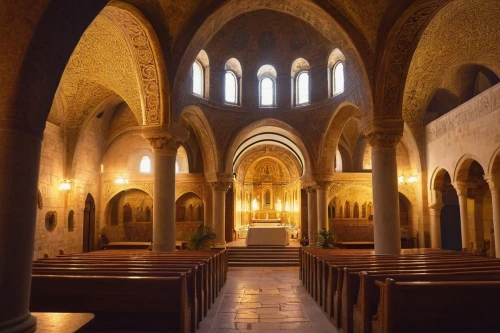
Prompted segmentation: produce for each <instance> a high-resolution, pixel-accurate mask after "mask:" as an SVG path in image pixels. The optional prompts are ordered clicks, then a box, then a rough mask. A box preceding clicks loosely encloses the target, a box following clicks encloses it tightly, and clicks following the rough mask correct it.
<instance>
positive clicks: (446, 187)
mask: <svg viewBox="0 0 500 333" xmlns="http://www.w3.org/2000/svg"><path fill="white" fill-rule="evenodd" d="M440 192H441V195H442V202H443V207H442V208H441V214H440V220H441V248H442V249H444V250H452V251H462V232H461V231H460V206H459V205H458V196H457V191H456V190H455V188H454V187H453V185H452V184H451V178H450V175H449V174H448V172H445V173H444V175H443V177H442V187H441V189H440Z"/></svg>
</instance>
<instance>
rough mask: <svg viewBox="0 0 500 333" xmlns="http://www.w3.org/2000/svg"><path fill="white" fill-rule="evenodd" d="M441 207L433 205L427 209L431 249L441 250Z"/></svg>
mask: <svg viewBox="0 0 500 333" xmlns="http://www.w3.org/2000/svg"><path fill="white" fill-rule="evenodd" d="M441 206H442V205H440V204H434V205H432V206H431V207H429V213H430V219H431V247H432V248H433V249H440V248H441Z"/></svg>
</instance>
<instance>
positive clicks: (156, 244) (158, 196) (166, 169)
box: [143, 128, 182, 252]
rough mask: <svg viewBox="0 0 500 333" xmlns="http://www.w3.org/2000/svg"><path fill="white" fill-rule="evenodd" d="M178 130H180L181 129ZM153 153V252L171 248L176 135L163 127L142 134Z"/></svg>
mask: <svg viewBox="0 0 500 333" xmlns="http://www.w3.org/2000/svg"><path fill="white" fill-rule="evenodd" d="M173 129H175V128H173ZM181 133H182V132H181ZM143 136H145V137H146V138H147V139H148V140H149V143H150V144H151V146H152V148H153V152H154V155H155V159H154V160H155V161H154V175H155V178H154V188H153V207H154V208H153V251H154V252H174V251H175V159H176V156H177V149H178V148H179V146H180V143H179V142H178V138H176V137H174V136H173V135H172V134H171V133H169V132H168V131H166V130H165V129H163V128H158V129H152V130H149V131H146V132H145V134H143Z"/></svg>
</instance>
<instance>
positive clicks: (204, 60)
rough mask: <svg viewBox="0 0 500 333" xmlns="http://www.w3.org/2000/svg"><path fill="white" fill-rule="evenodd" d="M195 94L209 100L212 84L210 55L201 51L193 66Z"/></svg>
mask: <svg viewBox="0 0 500 333" xmlns="http://www.w3.org/2000/svg"><path fill="white" fill-rule="evenodd" d="M192 74H193V94H194V95H196V96H199V97H202V98H208V87H209V85H210V84H209V82H210V66H209V61H208V55H207V53H206V52H205V51H203V50H201V51H200V53H198V56H197V57H196V60H195V62H194V63H193V66H192Z"/></svg>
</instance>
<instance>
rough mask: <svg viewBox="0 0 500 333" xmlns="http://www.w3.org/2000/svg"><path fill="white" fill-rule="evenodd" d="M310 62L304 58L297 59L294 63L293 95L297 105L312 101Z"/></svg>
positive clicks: (292, 73) (292, 74) (292, 72)
mask: <svg viewBox="0 0 500 333" xmlns="http://www.w3.org/2000/svg"><path fill="white" fill-rule="evenodd" d="M310 68H311V67H310V66H309V63H308V62H307V60H305V59H304V58H298V59H295V61H294V62H293V63H292V71H291V73H290V74H291V76H292V89H294V90H293V91H292V96H294V98H293V99H292V100H293V103H295V105H304V104H308V103H309V102H310V93H309V90H310V89H309V81H310V80H309V69H310ZM294 81H295V82H294Z"/></svg>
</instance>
